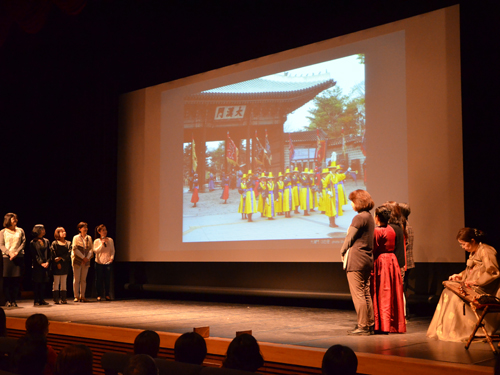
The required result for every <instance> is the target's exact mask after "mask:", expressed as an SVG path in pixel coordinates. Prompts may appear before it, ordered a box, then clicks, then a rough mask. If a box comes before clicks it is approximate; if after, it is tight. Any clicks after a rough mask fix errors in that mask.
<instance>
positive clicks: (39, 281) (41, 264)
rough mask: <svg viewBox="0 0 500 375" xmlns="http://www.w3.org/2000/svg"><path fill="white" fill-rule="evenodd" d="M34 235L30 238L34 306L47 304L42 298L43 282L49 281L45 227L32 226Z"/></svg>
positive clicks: (48, 247) (39, 225)
mask: <svg viewBox="0 0 500 375" xmlns="http://www.w3.org/2000/svg"><path fill="white" fill-rule="evenodd" d="M33 234H34V235H35V236H36V237H35V238H33V240H31V243H30V250H31V262H32V267H33V292H34V295H35V301H34V305H35V306H42V305H48V303H47V302H45V300H44V299H43V295H44V291H45V284H46V283H48V282H49V269H50V268H49V267H50V244H49V240H48V239H46V238H45V237H44V236H45V227H44V226H43V225H42V224H37V225H35V226H34V227H33Z"/></svg>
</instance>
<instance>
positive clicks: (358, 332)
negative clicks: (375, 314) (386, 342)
mask: <svg viewBox="0 0 500 375" xmlns="http://www.w3.org/2000/svg"><path fill="white" fill-rule="evenodd" d="M347 334H348V335H349V336H370V335H371V334H372V333H371V330H370V328H360V327H357V328H356V329H354V330H352V331H347Z"/></svg>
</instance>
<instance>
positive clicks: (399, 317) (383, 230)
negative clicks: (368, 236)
mask: <svg viewBox="0 0 500 375" xmlns="http://www.w3.org/2000/svg"><path fill="white" fill-rule="evenodd" d="M390 217H391V209H390V207H388V206H386V205H383V206H380V207H377V208H376V209H375V224H376V225H377V226H376V228H375V240H374V244H373V258H374V259H375V261H374V263H373V275H372V279H371V288H372V300H373V312H374V317H375V331H378V332H381V333H389V332H395V333H403V332H406V322H405V313H404V302H403V280H402V279H401V272H400V269H399V264H398V259H397V258H396V255H395V254H394V250H395V247H396V232H395V231H394V229H393V227H391V226H390V225H388V223H389V219H390Z"/></svg>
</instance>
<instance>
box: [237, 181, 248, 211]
mask: <svg viewBox="0 0 500 375" xmlns="http://www.w3.org/2000/svg"><path fill="white" fill-rule="evenodd" d="M246 188H247V175H246V174H244V175H243V177H241V182H240V186H239V188H238V192H239V193H240V204H239V206H238V213H240V214H241V218H242V219H246V218H247V215H246V212H245V211H246V197H247V193H246Z"/></svg>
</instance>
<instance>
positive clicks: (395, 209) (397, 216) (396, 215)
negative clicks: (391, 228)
mask: <svg viewBox="0 0 500 375" xmlns="http://www.w3.org/2000/svg"><path fill="white" fill-rule="evenodd" d="M383 205H384V206H387V207H389V208H390V210H391V218H390V219H389V224H395V225H399V226H400V227H401V229H403V233H404V235H405V238H407V237H408V232H406V218H405V217H404V216H403V214H402V213H401V208H400V207H399V204H398V203H397V202H394V201H387V202H385V203H384V204H383Z"/></svg>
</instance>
